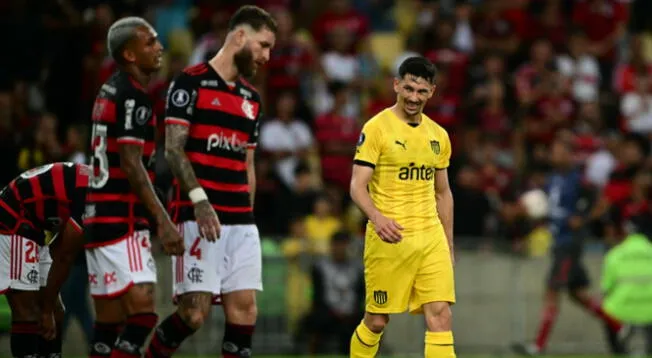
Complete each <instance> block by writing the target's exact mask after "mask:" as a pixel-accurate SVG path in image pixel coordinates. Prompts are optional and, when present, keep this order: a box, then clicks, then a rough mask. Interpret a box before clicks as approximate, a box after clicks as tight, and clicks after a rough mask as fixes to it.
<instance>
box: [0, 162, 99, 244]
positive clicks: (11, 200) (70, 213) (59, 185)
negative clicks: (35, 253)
mask: <svg viewBox="0 0 652 358" xmlns="http://www.w3.org/2000/svg"><path fill="white" fill-rule="evenodd" d="M90 173H91V171H90V168H89V167H88V166H86V165H83V164H75V163H53V164H46V165H43V166H40V167H36V168H34V169H30V170H28V171H26V172H24V173H22V174H20V175H19V176H18V177H17V178H15V179H14V180H12V181H11V182H10V183H9V185H7V186H6V187H4V189H2V192H0V233H2V234H3V235H20V236H22V237H25V238H28V239H31V240H34V241H36V243H37V244H39V245H44V244H45V242H44V240H45V235H44V232H43V231H45V230H47V231H51V232H54V233H56V232H59V229H60V228H62V227H63V225H65V224H66V223H67V222H68V221H69V220H72V222H73V223H74V224H75V225H76V226H77V227H78V228H79V229H80V230H81V228H82V226H81V225H80V224H81V223H82V215H83V213H84V199H85V196H86V188H87V187H88V181H89V176H90Z"/></svg>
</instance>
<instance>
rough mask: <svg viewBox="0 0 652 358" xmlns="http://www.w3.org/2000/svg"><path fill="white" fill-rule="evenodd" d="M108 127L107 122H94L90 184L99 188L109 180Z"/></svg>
mask: <svg viewBox="0 0 652 358" xmlns="http://www.w3.org/2000/svg"><path fill="white" fill-rule="evenodd" d="M106 135H107V127H106V125H105V124H97V123H96V124H94V125H93V131H92V134H91V136H92V138H91V143H92V150H93V155H92V157H91V168H92V174H91V180H90V185H91V187H93V188H95V189H99V188H102V187H104V185H106V182H107V181H109V159H108V158H107V156H106V149H107V141H106Z"/></svg>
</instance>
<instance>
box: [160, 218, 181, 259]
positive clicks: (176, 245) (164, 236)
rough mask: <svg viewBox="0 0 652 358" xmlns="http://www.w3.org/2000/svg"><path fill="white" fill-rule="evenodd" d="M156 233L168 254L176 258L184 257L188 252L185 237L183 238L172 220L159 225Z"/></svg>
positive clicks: (166, 220)
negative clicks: (184, 241) (185, 252)
mask: <svg viewBox="0 0 652 358" xmlns="http://www.w3.org/2000/svg"><path fill="white" fill-rule="evenodd" d="M156 232H157V235H158V238H159V240H160V241H161V244H162V245H163V251H165V253H166V254H168V255H174V256H180V255H183V252H184V251H185V250H186V248H185V244H184V243H183V237H181V234H179V230H178V229H177V227H176V226H175V225H174V224H173V223H172V221H170V219H165V220H163V221H161V222H160V223H159V224H158V227H157V230H156Z"/></svg>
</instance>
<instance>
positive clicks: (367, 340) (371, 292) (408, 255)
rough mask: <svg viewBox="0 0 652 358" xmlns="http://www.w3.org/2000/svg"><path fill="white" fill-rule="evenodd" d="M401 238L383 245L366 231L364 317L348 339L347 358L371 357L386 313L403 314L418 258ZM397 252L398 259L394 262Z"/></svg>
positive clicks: (406, 240) (376, 349) (369, 231)
mask: <svg viewBox="0 0 652 358" xmlns="http://www.w3.org/2000/svg"><path fill="white" fill-rule="evenodd" d="M411 243H412V240H408V239H407V238H404V239H403V241H401V242H400V243H398V244H389V243H386V242H383V241H382V240H381V239H380V238H379V237H378V235H377V234H376V233H375V232H374V231H373V230H367V233H366V238H365V248H364V268H365V270H364V274H365V296H366V297H365V314H364V318H363V319H362V321H361V322H360V324H359V325H358V326H357V327H356V328H355V330H354V331H353V334H352V336H351V353H350V356H351V357H357V358H367V357H369V358H370V357H375V356H376V354H377V353H378V348H379V344H380V339H381V337H382V334H383V330H384V329H385V326H386V325H387V324H388V322H389V314H392V313H402V312H405V308H406V307H407V305H408V302H409V298H410V290H411V285H412V282H413V281H414V278H415V275H416V272H417V270H418V268H419V265H420V262H421V260H420V258H421V255H420V254H417V253H418V250H416V249H415V247H413V246H411ZM397 252H400V253H401V255H400V257H401V258H402V259H397V257H399V255H397Z"/></svg>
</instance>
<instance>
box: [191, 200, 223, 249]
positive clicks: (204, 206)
mask: <svg viewBox="0 0 652 358" xmlns="http://www.w3.org/2000/svg"><path fill="white" fill-rule="evenodd" d="M195 220H196V221H197V226H199V233H200V234H201V236H202V237H203V238H205V239H206V240H208V241H215V240H217V239H219V238H220V220H219V219H218V218H217V214H216V213H215V209H213V206H212V205H211V203H210V202H208V200H203V201H200V202H198V203H197V204H195Z"/></svg>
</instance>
